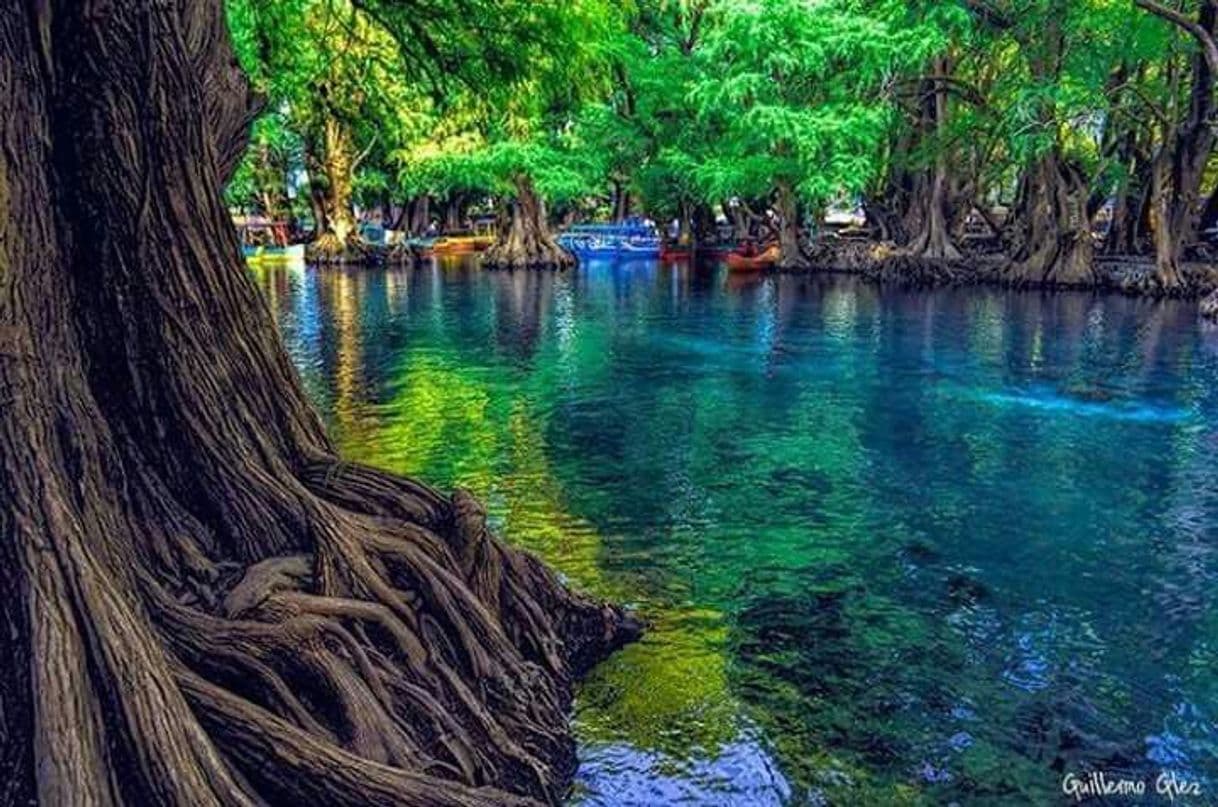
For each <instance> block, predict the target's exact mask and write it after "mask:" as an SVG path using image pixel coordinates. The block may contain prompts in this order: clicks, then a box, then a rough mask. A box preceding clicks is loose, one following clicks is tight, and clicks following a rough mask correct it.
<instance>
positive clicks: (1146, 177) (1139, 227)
mask: <svg viewBox="0 0 1218 807" xmlns="http://www.w3.org/2000/svg"><path fill="white" fill-rule="evenodd" d="M1121 150H1122V160H1121V163H1122V165H1123V166H1124V167H1125V169H1126V172H1125V175H1124V176H1122V177H1121V180H1120V183H1119V184H1118V186H1117V189H1116V193H1115V204H1114V205H1113V208H1112V220H1111V221H1110V222H1109V224H1108V233H1107V234H1106V235H1105V236H1104V245H1103V252H1104V254H1105V255H1114V256H1117V255H1141V254H1143V253H1144V252H1145V249H1146V238H1145V236H1146V231H1145V223H1146V221H1147V219H1148V210H1147V208H1148V206H1149V204H1150V189H1149V186H1150V167H1149V165H1148V164H1147V161H1145V160H1142V159H1139V157H1138V155H1137V152H1136V148H1135V144H1134V143H1133V135H1132V134H1130V135H1129V136H1128V138H1127V140H1126V142H1125V144H1124V145H1122V146H1121Z"/></svg>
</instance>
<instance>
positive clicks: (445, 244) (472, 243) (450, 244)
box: [431, 221, 495, 255]
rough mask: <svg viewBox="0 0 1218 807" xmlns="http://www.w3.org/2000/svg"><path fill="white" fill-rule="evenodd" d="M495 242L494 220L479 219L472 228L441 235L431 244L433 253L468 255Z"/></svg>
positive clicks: (480, 250)
mask: <svg viewBox="0 0 1218 807" xmlns="http://www.w3.org/2000/svg"><path fill="white" fill-rule="evenodd" d="M493 243H495V222H493V221H480V222H477V223H475V224H474V229H473V230H462V231H458V232H454V233H448V234H446V235H442V236H440V237H439V238H437V239H436V241H435V243H434V244H432V246H431V253H432V254H433V255H468V254H470V253H472V252H482V251H483V250H485V249H487V248H488V247H490V245H491V244H493Z"/></svg>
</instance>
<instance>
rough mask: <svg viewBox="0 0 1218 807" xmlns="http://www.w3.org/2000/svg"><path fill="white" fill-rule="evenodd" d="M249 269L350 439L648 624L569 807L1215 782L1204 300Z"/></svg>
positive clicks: (631, 277)
mask: <svg viewBox="0 0 1218 807" xmlns="http://www.w3.org/2000/svg"><path fill="white" fill-rule="evenodd" d="M259 277H260V282H261V284H262V286H263V287H264V288H265V290H266V293H267V296H268V299H269V300H270V302H271V305H272V307H273V308H274V310H275V313H276V315H277V318H278V321H279V323H280V326H281V329H282V332H283V336H284V340H285V342H286V344H287V346H288V349H289V351H290V352H291V355H292V357H293V359H294V360H295V362H296V364H297V365H298V367H299V368H300V371H301V374H302V376H303V378H304V381H305V384H306V386H307V388H308V390H309V392H310V394H311V395H312V396H313V398H314V400H315V401H316V402H317V405H318V406H319V407H320V408H321V410H322V411H323V413H324V414H325V416H326V418H327V420H328V421H329V423H330V424H331V428H332V430H333V433H334V435H335V437H336V439H337V440H338V442H339V443H340V445H341V446H342V447H343V450H344V452H345V453H346V454H347V455H348V456H350V457H352V458H354V459H358V460H362V461H365V462H370V463H374V464H377V465H381V466H384V467H387V468H390V469H393V470H395V471H398V472H402V473H408V474H417V475H420V476H424V477H426V478H428V479H429V480H431V481H433V482H436V483H438V484H441V485H446V486H452V485H462V486H465V487H468V488H471V489H472V490H474V491H475V492H476V493H477V494H478V495H480V496H481V497H483V498H484V499H485V500H486V501H487V502H488V504H489V507H490V510H491V512H492V514H493V518H494V520H495V523H496V525H497V527H498V529H500V530H501V531H502V532H503V534H505V535H507V536H508V537H509V538H510V539H511V540H513V541H515V542H517V543H519V544H522V545H525V546H528V547H530V548H532V549H534V550H536V551H537V552H539V553H540V554H541V555H543V556H544V557H545V558H546V559H547V560H548V561H550V562H551V563H552V564H554V565H555V566H557V567H558V568H559V569H561V570H562V572H563V573H564V574H565V575H567V576H568V577H569V578H570V579H571V580H572V581H573V582H574V583H575V584H576V585H578V586H581V587H584V588H588V589H591V590H594V591H596V592H598V593H600V594H602V595H604V596H608V597H613V598H616V599H619V600H625V601H629V602H632V603H635V604H637V605H638V606H639V607H640V608H641V609H643V610H644V611H645V612H646V613H647V614H648V615H649V616H650V617H651V618H652V619H653V620H654V621H655V628H654V630H653V631H652V632H651V633H650V634H649V635H648V637H647V639H646V640H645V641H644V642H642V643H640V644H639V645H637V646H634V647H631V648H629V649H627V650H626V651H624V652H623V653H621V654H619V655H617V656H615V657H614V658H613V659H611V660H610V661H609V662H607V663H606V664H604V665H602V666H601V667H600V668H598V669H597V670H596V671H595V672H594V673H593V675H592V677H591V679H590V680H589V681H588V683H587V684H586V685H585V686H584V688H583V690H582V692H581V696H580V701H579V711H578V728H579V734H580V738H581V741H582V743H583V752H582V759H583V767H582V769H581V773H580V781H579V785H578V792H577V794H576V800H577V801H580V802H583V803H587V804H653V803H657V802H676V801H681V802H683V803H706V804H732V803H735V804H749V805H752V804H767V803H774V804H779V803H808V802H809V801H811V802H813V803H816V802H817V801H819V800H826V799H827V800H829V801H831V802H834V803H841V802H854V803H876V802H879V803H921V802H948V801H952V800H957V801H962V802H972V801H986V800H989V801H992V802H994V803H1007V802H1011V801H1027V800H1033V801H1046V800H1048V799H1051V798H1054V797H1055V795H1056V794H1058V793H1059V792H1060V791H1059V789H1058V788H1059V783H1060V780H1061V775H1062V773H1063V772H1064V771H1080V770H1082V769H1085V768H1088V767H1095V766H1099V767H1104V768H1107V769H1108V770H1110V771H1127V772H1129V773H1130V774H1131V775H1153V773H1157V771H1158V769H1159V768H1160V767H1164V766H1167V767H1171V768H1173V769H1176V770H1179V771H1182V772H1186V773H1188V774H1189V775H1193V776H1198V777H1212V776H1214V775H1215V774H1216V773H1218V763H1216V760H1215V745H1214V741H1215V735H1214V717H1215V715H1214V713H1215V710H1216V709H1218V673H1216V672H1215V670H1216V669H1218V667H1216V665H1215V661H1216V659H1215V653H1216V646H1215V642H1216V641H1218V630H1216V629H1218V609H1216V608H1215V603H1214V594H1213V593H1212V592H1213V591H1214V576H1215V572H1216V571H1218V564H1216V560H1215V557H1214V542H1215V537H1216V535H1215V532H1216V530H1215V524H1216V523H1218V521H1216V519H1215V516H1216V515H1218V473H1216V472H1218V466H1216V461H1215V448H1216V447H1218V429H1216V427H1215V425H1214V424H1215V422H1216V421H1215V419H1214V415H1215V406H1216V403H1218V401H1216V400H1215V392H1214V390H1215V383H1214V382H1215V380H1216V378H1218V337H1216V336H1215V335H1214V334H1213V333H1210V332H1207V331H1205V330H1202V329H1201V327H1200V326H1199V325H1198V324H1197V322H1196V317H1195V309H1194V308H1192V307H1189V306H1184V305H1179V306H1177V305H1174V304H1163V305H1159V304H1152V303H1148V302H1145V301H1136V300H1129V299H1125V298H1120V297H1094V296H1091V295H1084V294H1078V295H1075V294H1070V295H1056V296H1048V297H1042V296H1039V295H1035V294H1013V293H1005V292H999V291H992V290H980V291H979V290H968V291H941V292H934V293H926V294H909V293H899V292H895V291H893V292H888V291H883V290H880V289H877V288H875V287H872V286H869V285H865V284H859V283H856V282H854V281H851V280H848V279H841V278H827V279H816V278H797V277H775V278H761V277H755V278H737V277H732V276H729V275H727V274H725V273H724V272H722V271H721V270H718V269H716V268H714V267H703V268H697V269H691V268H689V267H680V266H672V265H664V264H654V263H643V264H627V265H622V266H617V267H613V266H603V265H592V266H588V267H584V268H581V269H580V270H577V271H574V272H569V273H565V274H542V273H514V274H496V273H484V272H481V271H479V270H478V269H476V268H475V267H473V266H471V265H469V264H468V263H461V262H454V263H446V264H442V265H433V266H429V267H425V268H421V269H416V270H403V271H395V270H388V271H381V270H376V271H342V270H296V271H293V270H278V271H266V272H264V273H262V274H260V276H259ZM1214 786H1215V787H1218V783H1216V784H1215V785H1214Z"/></svg>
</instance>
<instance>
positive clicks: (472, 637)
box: [0, 0, 633, 807]
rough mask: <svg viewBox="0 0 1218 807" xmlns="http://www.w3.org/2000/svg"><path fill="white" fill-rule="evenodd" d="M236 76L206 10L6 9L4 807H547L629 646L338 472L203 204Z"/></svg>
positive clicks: (155, 6) (471, 529)
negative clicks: (610, 666)
mask: <svg viewBox="0 0 1218 807" xmlns="http://www.w3.org/2000/svg"><path fill="white" fill-rule="evenodd" d="M235 64H236V62H235V60H234V58H233V54H232V51H231V48H230V46H229V43H228V38H227V33H226V29H225V24H224V17H223V10H222V4H221V2H220V0H193V1H192V2H190V3H186V2H177V3H169V2H163V3H110V4H102V5H98V4H81V3H79V2H76V0H44V2H38V3H17V4H10V5H9V6H8V7H6V8H5V10H4V11H3V12H0V88H3V92H0V113H2V114H3V119H4V120H7V121H20V122H21V125H20V126H4V127H3V128H0V401H2V403H3V405H0V491H2V493H0V587H2V588H3V591H4V597H3V598H0V651H3V653H4V656H5V658H6V659H8V662H7V663H5V664H0V738H2V739H3V741H4V742H3V744H2V746H3V756H2V757H0V763H3V772H4V776H3V777H0V802H2V803H4V804H16V803H21V804H25V803H31V802H35V801H36V802H38V803H42V804H47V805H60V804H63V805H67V804H72V805H76V804H80V805H117V804H166V805H192V807H193V806H194V805H256V804H268V803H273V804H284V803H305V804H318V805H320V804H326V805H365V804H368V805H390V804H393V805H399V804H418V805H444V804H450V805H458V804H461V805H466V804H486V805H500V804H514V803H520V802H522V801H525V800H528V799H539V800H550V801H553V800H556V799H558V798H559V796H560V794H561V793H562V791H563V788H564V786H565V784H566V782H567V780H568V777H569V776H570V774H571V771H572V768H573V765H574V753H573V745H572V742H571V740H570V737H569V735H568V733H567V731H566V729H565V719H566V718H565V709H566V707H567V705H568V703H569V699H570V694H571V690H570V687H571V678H572V676H573V675H575V674H577V673H578V672H579V671H580V670H582V669H583V668H585V667H586V666H587V665H589V664H590V663H591V662H592V661H593V660H595V659H596V658H597V657H599V656H600V655H602V654H603V653H604V652H606V651H607V650H609V649H610V648H612V647H613V646H614V645H616V644H617V643H619V642H620V641H622V640H623V639H624V638H627V637H628V636H630V635H631V633H632V631H633V626H632V624H631V623H630V621H629V620H628V619H625V618H624V617H623V616H622V614H621V613H620V612H619V611H617V610H616V609H614V608H611V607H608V606H604V605H601V604H597V603H593V602H590V601H588V600H585V599H583V598H581V597H578V596H576V595H573V594H571V593H569V592H568V591H567V590H566V589H564V588H563V586H562V585H560V584H559V582H558V581H557V580H556V578H555V577H554V575H552V574H551V573H550V572H549V571H547V570H546V569H545V568H544V567H543V566H542V565H541V564H540V562H538V561H537V560H536V559H534V558H532V557H530V556H528V555H525V554H522V553H520V552H518V551H515V550H513V549H511V548H509V547H507V546H505V545H504V544H502V543H501V542H499V541H498V540H496V539H495V538H494V537H492V536H491V535H490V534H489V533H488V532H487V529H486V526H485V520H484V517H483V515H482V512H481V510H480V509H479V507H478V506H477V504H476V503H475V502H474V501H473V500H472V499H471V498H470V497H469V496H468V495H466V494H463V493H457V494H455V495H453V496H446V495H443V494H441V493H439V492H437V491H435V490H433V489H431V488H429V487H427V486H426V485H423V484H421V483H418V482H412V481H409V480H404V479H398V478H395V477H392V476H390V475H388V474H384V473H381V472H378V471H374V470H371V469H367V468H361V467H357V466H352V465H347V464H344V463H341V462H340V461H339V460H338V458H337V457H336V456H335V454H334V451H333V448H332V446H331V444H330V442H329V441H328V439H327V438H326V436H325V434H324V433H323V431H322V428H321V426H320V424H319V421H318V418H317V417H316V416H315V415H314V413H313V411H312V409H311V408H310V407H309V405H308V404H307V402H306V401H305V398H304V395H303V392H302V390H301V387H300V384H299V383H298V379H297V377H296V374H295V372H294V370H293V369H292V366H291V364H290V362H289V361H288V359H287V357H286V355H285V353H284V351H283V350H282V348H281V345H280V344H279V341H278V337H277V336H276V333H275V330H274V327H273V323H272V321H271V317H270V313H269V311H268V308H267V306H266V303H265V301H264V300H263V299H262V298H261V296H260V295H259V294H258V292H257V290H256V288H255V287H254V285H253V282H252V280H251V279H250V278H249V276H248V275H247V273H246V272H245V270H244V267H243V265H242V261H241V257H240V250H239V245H238V242H237V237H236V234H235V232H234V231H233V228H232V226H231V223H230V222H229V220H228V217H227V214H226V211H225V208H224V205H223V202H222V201H221V186H222V183H223V181H224V180H225V179H226V178H227V176H228V175H229V174H230V172H231V171H232V169H233V166H234V165H235V164H236V161H237V159H238V158H239V155H240V153H241V149H242V147H243V145H244V142H245V138H246V134H247V130H248V124H249V117H250V115H251V111H252V106H253V104H252V98H251V96H250V93H249V91H248V89H247V85H246V83H245V79H244V77H243V76H242V75H241V74H240V72H239V71H238V70H237V68H236V67H235Z"/></svg>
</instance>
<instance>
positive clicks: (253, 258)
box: [241, 244, 305, 264]
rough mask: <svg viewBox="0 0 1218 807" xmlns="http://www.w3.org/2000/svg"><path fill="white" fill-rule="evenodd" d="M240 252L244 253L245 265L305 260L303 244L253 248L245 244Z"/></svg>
mask: <svg viewBox="0 0 1218 807" xmlns="http://www.w3.org/2000/svg"><path fill="white" fill-rule="evenodd" d="M241 249H242V251H243V252H244V253H245V260H246V262H247V263H259V264H271V263H295V262H297V261H303V260H304V259H305V245H304V244H288V245H286V246H282V247H280V246H274V245H267V246H253V245H250V244H246V245H244V246H242V248H241Z"/></svg>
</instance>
